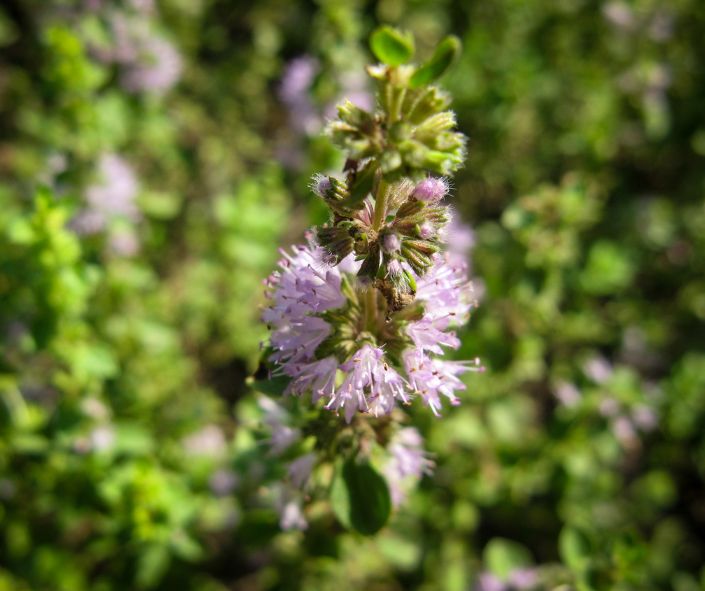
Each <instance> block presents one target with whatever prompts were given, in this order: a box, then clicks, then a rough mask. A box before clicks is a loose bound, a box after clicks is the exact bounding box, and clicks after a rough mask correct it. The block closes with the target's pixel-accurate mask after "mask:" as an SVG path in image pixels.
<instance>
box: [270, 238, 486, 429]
mask: <svg viewBox="0 0 705 591" xmlns="http://www.w3.org/2000/svg"><path fill="white" fill-rule="evenodd" d="M361 267H362V263H360V262H359V261H355V260H354V257H353V256H352V255H349V256H348V257H346V258H345V259H344V260H343V261H342V262H341V263H340V264H338V265H336V266H332V265H330V263H328V262H327V259H326V252H325V250H324V249H323V248H322V247H320V246H317V245H316V244H315V243H313V242H312V243H310V244H308V245H305V246H297V247H295V248H294V249H293V253H292V254H288V253H284V257H283V258H282V259H281V261H280V262H279V270H278V271H275V272H274V273H273V274H272V275H271V276H270V278H269V279H268V281H267V285H268V287H269V290H268V295H269V299H270V302H271V305H270V306H269V307H268V308H267V309H266V310H265V311H264V314H263V319H264V321H265V322H266V323H267V324H268V325H269V326H270V327H271V330H272V334H271V337H270V345H271V348H272V353H271V356H270V359H271V361H273V362H274V363H275V364H276V365H277V368H278V369H277V372H280V373H283V374H284V375H286V376H288V377H289V378H291V381H290V382H289V385H288V386H287V388H286V391H285V392H286V393H288V394H297V395H301V394H304V393H311V395H312V399H313V401H314V402H316V401H318V400H319V399H323V400H324V402H325V407H326V408H329V409H332V410H336V411H337V410H341V411H342V412H343V413H344V415H345V419H346V420H347V421H348V422H350V421H351V420H352V418H353V416H354V415H355V413H356V412H357V411H360V412H363V413H370V414H373V415H375V416H379V415H382V414H389V413H390V412H391V411H392V409H393V408H394V406H395V404H396V403H397V402H399V403H404V404H405V403H408V402H410V401H411V399H413V398H415V397H420V398H421V399H422V400H423V401H424V402H425V403H426V404H427V405H428V406H430V407H431V409H432V410H433V412H434V413H436V414H438V412H439V411H440V408H441V400H442V399H443V398H446V399H447V400H448V401H449V402H450V403H451V404H457V403H458V398H457V396H456V394H455V393H456V392H457V391H458V390H464V389H465V384H464V383H463V382H462V381H461V380H460V379H459V377H458V376H459V375H460V374H462V373H464V372H466V371H468V370H470V369H477V362H476V361H473V362H469V363H468V362H458V361H448V360H444V359H442V355H443V353H444V348H446V347H447V348H454V349H455V348H458V346H459V345H460V341H459V340H458V338H457V336H456V335H455V333H454V332H453V330H452V329H453V328H454V327H456V326H458V325H461V324H462V323H464V322H465V320H467V317H468V314H469V311H470V308H471V306H472V303H473V299H472V289H471V286H470V284H469V283H468V282H467V277H466V267H465V264H464V263H463V262H462V261H458V260H455V261H454V260H453V258H452V257H450V256H447V255H445V254H442V253H437V254H435V255H434V256H433V259H432V265H431V267H430V268H429V270H428V272H427V273H426V274H425V275H421V276H419V275H417V274H416V273H415V272H414V271H413V269H411V268H407V267H406V265H405V264H404V263H401V262H400V263H399V268H400V271H399V273H405V274H407V275H408V277H410V278H411V280H413V281H414V284H415V286H416V289H415V299H414V300H413V301H412V302H410V303H408V304H407V305H406V306H403V307H401V308H400V309H396V310H395V309H394V307H392V306H390V305H389V304H388V301H387V299H386V296H385V292H384V291H382V290H381V289H378V288H377V287H375V286H374V284H369V283H367V284H365V283H364V282H360V280H359V274H360V269H361Z"/></svg>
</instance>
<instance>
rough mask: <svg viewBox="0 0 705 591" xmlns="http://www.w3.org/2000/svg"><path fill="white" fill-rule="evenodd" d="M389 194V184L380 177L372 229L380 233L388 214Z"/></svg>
mask: <svg viewBox="0 0 705 591" xmlns="http://www.w3.org/2000/svg"><path fill="white" fill-rule="evenodd" d="M388 194H389V183H388V182H387V181H385V180H384V177H383V176H380V178H379V182H378V183H377V193H376V195H375V215H374V219H373V220H372V229H373V230H374V231H375V232H379V229H380V228H381V227H382V223H383V222H384V218H385V215H386V213H387V195H388Z"/></svg>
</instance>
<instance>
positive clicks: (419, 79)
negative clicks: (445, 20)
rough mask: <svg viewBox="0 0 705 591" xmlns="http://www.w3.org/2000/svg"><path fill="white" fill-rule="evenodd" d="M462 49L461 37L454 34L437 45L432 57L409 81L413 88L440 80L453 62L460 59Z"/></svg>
mask: <svg viewBox="0 0 705 591" xmlns="http://www.w3.org/2000/svg"><path fill="white" fill-rule="evenodd" d="M461 50H462V45H461V43H460V39H458V38H457V37H455V36H453V35H449V36H448V37H446V38H444V39H443V41H441V42H440V43H439V44H438V46H437V47H436V51H434V52H433V55H432V56H431V59H429V60H428V61H427V62H426V63H425V64H423V65H422V66H421V67H420V68H419V69H418V70H416V72H414V75H413V76H412V77H411V80H410V81H409V86H410V87H411V88H419V87H420V86H424V85H426V84H430V83H431V82H435V81H436V80H438V79H439V78H440V77H441V76H443V74H445V73H446V71H447V70H448V68H450V66H452V65H453V62H455V60H456V59H458V56H459V55H460V51H461Z"/></svg>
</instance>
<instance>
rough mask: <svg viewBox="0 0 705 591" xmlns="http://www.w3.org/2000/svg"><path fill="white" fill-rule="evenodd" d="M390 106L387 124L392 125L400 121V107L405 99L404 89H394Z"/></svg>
mask: <svg viewBox="0 0 705 591" xmlns="http://www.w3.org/2000/svg"><path fill="white" fill-rule="evenodd" d="M392 97H393V98H392V104H391V110H390V112H389V122H390V123H394V122H395V121H398V120H399V119H401V106H402V105H403V104H404V98H406V88H399V89H394V91H393V93H392Z"/></svg>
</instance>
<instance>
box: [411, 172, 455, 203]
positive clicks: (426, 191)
mask: <svg viewBox="0 0 705 591" xmlns="http://www.w3.org/2000/svg"><path fill="white" fill-rule="evenodd" d="M449 189H450V186H449V185H448V181H447V180H446V179H444V178H438V177H428V178H426V179H424V180H422V181H421V182H420V183H418V184H417V185H416V188H415V189H414V197H416V199H418V200H419V201H426V202H428V203H436V202H438V201H440V200H441V199H443V197H445V196H446V195H447V194H448V191H449Z"/></svg>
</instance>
